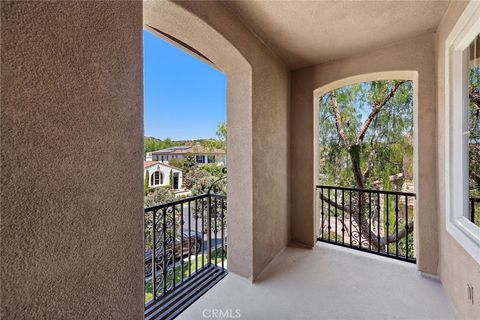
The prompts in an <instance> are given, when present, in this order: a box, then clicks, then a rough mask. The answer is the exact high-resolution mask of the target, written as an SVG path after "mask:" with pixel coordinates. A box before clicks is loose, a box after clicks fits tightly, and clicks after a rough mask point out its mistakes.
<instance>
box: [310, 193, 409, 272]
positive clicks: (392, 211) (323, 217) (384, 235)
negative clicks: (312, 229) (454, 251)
mask: <svg viewBox="0 0 480 320" xmlns="http://www.w3.org/2000/svg"><path fill="white" fill-rule="evenodd" d="M317 190H318V212H319V214H320V216H319V224H320V230H319V233H318V240H319V241H324V242H329V243H334V244H337V245H341V246H345V247H349V248H352V249H357V250H362V251H366V252H370V253H375V254H378V255H383V256H387V257H391V258H395V259H399V260H404V261H408V262H413V263H415V252H414V237H413V219H414V206H415V194H414V193H408V192H394V191H380V190H366V189H355V188H343V187H334V186H317Z"/></svg>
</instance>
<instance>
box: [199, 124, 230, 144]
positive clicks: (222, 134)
mask: <svg viewBox="0 0 480 320" xmlns="http://www.w3.org/2000/svg"><path fill="white" fill-rule="evenodd" d="M215 135H216V136H217V139H207V140H204V141H202V143H201V144H202V146H203V147H205V148H207V149H222V150H225V151H226V150H227V124H226V123H225V122H219V123H218V124H217V132H216V133H215Z"/></svg>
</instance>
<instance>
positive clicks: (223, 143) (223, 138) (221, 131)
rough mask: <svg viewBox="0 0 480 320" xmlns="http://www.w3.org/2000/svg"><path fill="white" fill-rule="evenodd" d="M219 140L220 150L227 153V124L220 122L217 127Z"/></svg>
mask: <svg viewBox="0 0 480 320" xmlns="http://www.w3.org/2000/svg"><path fill="white" fill-rule="evenodd" d="M216 135H217V139H218V141H219V148H218V149H223V150H225V151H227V123H226V122H219V123H218V125H217V133H216Z"/></svg>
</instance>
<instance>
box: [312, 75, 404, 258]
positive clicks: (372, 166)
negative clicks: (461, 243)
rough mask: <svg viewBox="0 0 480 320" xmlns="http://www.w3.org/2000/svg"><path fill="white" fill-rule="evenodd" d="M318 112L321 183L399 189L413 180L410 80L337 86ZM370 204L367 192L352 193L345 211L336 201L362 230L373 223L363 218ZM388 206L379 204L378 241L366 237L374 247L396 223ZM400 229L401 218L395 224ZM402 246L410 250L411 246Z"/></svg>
mask: <svg viewBox="0 0 480 320" xmlns="http://www.w3.org/2000/svg"><path fill="white" fill-rule="evenodd" d="M319 111H320V113H319V115H320V127H319V143H320V145H319V154H320V158H319V161H320V166H319V170H320V172H319V177H320V183H321V184H328V185H335V186H341V187H354V188H358V189H382V190H385V191H390V190H394V191H400V190H401V188H402V186H403V183H404V182H405V180H407V181H408V180H410V181H409V182H410V183H411V179H412V178H413V172H412V171H413V165H412V159H413V143H412V137H413V84H412V81H405V80H383V81H372V82H365V83H359V84H353V85H348V86H345V87H342V88H339V89H335V90H333V91H331V92H328V93H326V94H325V95H323V96H322V97H320V100H319ZM322 197H323V195H322ZM368 203H369V202H368V200H367V198H366V196H365V194H363V195H361V194H358V195H357V194H354V195H353V205H351V207H350V208H348V210H347V208H346V207H343V205H339V204H338V203H337V207H340V208H341V209H340V210H341V211H343V212H346V213H347V214H349V215H350V216H351V218H352V220H353V222H354V224H355V225H356V226H358V228H359V229H360V230H372V225H371V223H372V222H371V221H367V219H366V218H365V217H367V216H368V213H369V212H368V207H367V204H368ZM392 206H393V202H392V201H391V202H390V203H389V204H388V206H387V204H386V203H385V204H384V205H383V208H382V212H383V213H382V215H383V218H382V221H383V223H382V224H384V225H383V226H380V229H381V230H383V232H382V234H383V235H382V236H380V234H379V235H378V238H381V239H380V240H377V236H374V237H373V238H371V239H370V238H369V239H368V240H367V241H368V242H369V243H370V244H369V245H371V246H372V247H376V246H380V247H382V250H385V248H386V241H387V240H386V239H387V236H391V235H392V234H391V233H390V234H387V233H386V226H387V225H390V226H392V225H394V224H395V223H396V221H394V220H392V219H394V217H393V215H390V217H388V214H387V213H388V212H394V210H395V208H393V207H392ZM342 207H343V208H342ZM386 217H388V219H386ZM392 217H393V218H392ZM411 218H413V212H412V213H411ZM386 220H388V221H386ZM390 220H392V221H390ZM404 227H405V223H404V222H403V225H399V228H404ZM373 229H374V228H373ZM412 230H413V229H412V228H410V229H409V232H410V233H411V231H412ZM390 231H391V229H390ZM396 240H397V241H398V240H400V239H396ZM412 244H413V241H412ZM412 248H413V247H412ZM405 250H409V251H410V245H409V248H408V249H407V248H405ZM412 250H413V249H412Z"/></svg>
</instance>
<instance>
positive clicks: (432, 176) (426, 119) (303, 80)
mask: <svg viewBox="0 0 480 320" xmlns="http://www.w3.org/2000/svg"><path fill="white" fill-rule="evenodd" d="M392 72H393V73H392ZM372 74H373V75H372ZM352 77H353V79H354V80H355V81H354V82H362V81H371V80H373V79H375V78H377V77H378V79H382V78H394V79H395V78H397V79H400V78H404V79H411V80H414V82H415V90H416V92H418V95H417V98H418V102H417V103H416V105H417V107H416V108H415V122H416V123H415V126H416V127H415V132H414V135H415V137H414V140H415V142H416V143H415V151H414V153H415V156H414V157H415V163H414V170H415V191H416V193H417V201H416V213H415V235H416V242H415V249H416V255H417V265H418V268H419V270H421V271H424V272H428V273H436V269H437V259H438V246H437V229H436V225H437V216H436V215H437V209H436V208H437V206H436V196H437V195H436V193H435V192H434V191H432V190H435V186H436V183H437V181H436V180H437V179H436V168H435V165H434V164H435V159H436V135H435V132H436V115H435V102H436V101H435V42H434V35H433V34H425V35H422V36H419V37H417V38H414V39H409V40H408V41H402V42H398V43H394V44H392V45H389V46H386V47H383V48H378V49H375V50H373V51H370V52H366V53H363V54H359V55H355V56H352V57H349V58H346V59H341V60H337V61H332V62H328V63H324V64H321V65H318V66H313V67H308V68H303V69H299V70H296V71H294V72H293V73H292V79H291V81H292V91H291V94H292V106H291V110H292V111H291V112H292V113H291V114H292V118H291V150H290V157H291V171H292V172H295V175H292V189H291V190H292V193H291V198H292V202H291V205H292V207H291V228H292V239H293V240H294V241H296V242H299V243H301V244H304V245H307V246H313V245H314V243H315V237H316V230H317V227H316V221H315V220H316V214H314V201H315V200H314V198H315V194H316V193H315V192H314V186H315V184H316V183H317V181H315V179H316V177H317V176H318V168H317V165H318V161H317V160H316V159H317V156H316V154H315V152H316V148H315V146H316V144H317V142H316V139H317V134H316V130H318V128H317V126H318V101H317V99H314V93H313V92H314V90H316V89H319V88H321V87H323V86H326V85H328V84H331V83H332V82H335V81H339V82H338V87H341V86H342V85H345V83H346V82H348V81H349V80H352ZM342 81H343V84H342ZM331 89H333V87H332V88H331ZM432 164H433V165H432Z"/></svg>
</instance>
